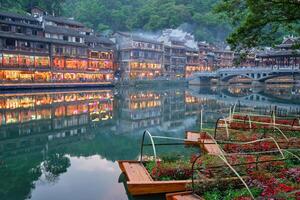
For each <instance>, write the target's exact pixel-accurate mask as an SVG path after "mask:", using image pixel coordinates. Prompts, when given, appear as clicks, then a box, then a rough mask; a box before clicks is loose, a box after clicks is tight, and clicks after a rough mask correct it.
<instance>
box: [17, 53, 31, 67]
mask: <svg viewBox="0 0 300 200" xmlns="http://www.w3.org/2000/svg"><path fill="white" fill-rule="evenodd" d="M18 61H19V66H21V67H34V57H33V56H25V55H19V58H18Z"/></svg>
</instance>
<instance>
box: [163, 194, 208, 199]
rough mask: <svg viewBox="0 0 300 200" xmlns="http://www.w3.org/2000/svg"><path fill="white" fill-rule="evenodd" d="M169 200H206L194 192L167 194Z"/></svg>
mask: <svg viewBox="0 0 300 200" xmlns="http://www.w3.org/2000/svg"><path fill="white" fill-rule="evenodd" d="M166 199H167V200H204V199H203V198H202V197H200V196H198V195H196V194H193V193H192V192H177V193H170V194H166Z"/></svg>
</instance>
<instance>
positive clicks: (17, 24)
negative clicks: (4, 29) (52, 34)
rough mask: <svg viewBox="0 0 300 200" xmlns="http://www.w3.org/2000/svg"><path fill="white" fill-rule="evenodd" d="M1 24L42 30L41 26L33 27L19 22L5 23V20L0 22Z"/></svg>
mask: <svg viewBox="0 0 300 200" xmlns="http://www.w3.org/2000/svg"><path fill="white" fill-rule="evenodd" d="M0 23H1V24H11V25H16V26H25V27H30V28H37V29H43V27H42V25H41V24H40V25H34V24H27V23H21V22H14V21H7V20H0Z"/></svg>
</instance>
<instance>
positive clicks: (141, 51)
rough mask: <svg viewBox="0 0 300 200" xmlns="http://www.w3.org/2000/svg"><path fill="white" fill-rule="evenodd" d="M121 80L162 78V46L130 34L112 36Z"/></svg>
mask: <svg viewBox="0 0 300 200" xmlns="http://www.w3.org/2000/svg"><path fill="white" fill-rule="evenodd" d="M114 38H115V39H116V42H117V44H118V45H117V48H118V50H119V66H120V71H121V74H122V78H123V79H155V78H158V77H160V76H162V62H163V45H162V43H160V42H157V41H156V40H152V39H147V38H145V37H142V36H138V35H135V34H130V33H121V32H118V33H116V34H115V35H114Z"/></svg>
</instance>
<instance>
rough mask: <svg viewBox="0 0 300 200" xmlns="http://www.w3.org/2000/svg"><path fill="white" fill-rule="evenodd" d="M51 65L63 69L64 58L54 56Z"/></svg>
mask: <svg viewBox="0 0 300 200" xmlns="http://www.w3.org/2000/svg"><path fill="white" fill-rule="evenodd" d="M53 66H54V67H55V68H58V69H63V68H64V67H65V60H64V59H63V58H54V59H53Z"/></svg>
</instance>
